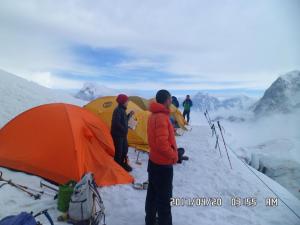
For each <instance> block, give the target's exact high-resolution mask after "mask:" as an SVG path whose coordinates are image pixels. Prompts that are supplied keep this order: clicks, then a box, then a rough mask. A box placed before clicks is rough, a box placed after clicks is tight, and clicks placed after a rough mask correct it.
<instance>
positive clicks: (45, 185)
mask: <svg viewBox="0 0 300 225" xmlns="http://www.w3.org/2000/svg"><path fill="white" fill-rule="evenodd" d="M40 187H41V188H42V187H45V188H48V189H50V190H52V191H55V192H58V189H56V188H54V187H51V186H50V185H48V184H45V183H43V181H40Z"/></svg>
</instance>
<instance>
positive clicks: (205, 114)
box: [204, 110, 211, 127]
mask: <svg viewBox="0 0 300 225" xmlns="http://www.w3.org/2000/svg"><path fill="white" fill-rule="evenodd" d="M204 116H205V118H206V120H207V123H208V125H209V126H210V127H211V124H210V121H209V119H208V117H207V110H206V111H205V112H204Z"/></svg>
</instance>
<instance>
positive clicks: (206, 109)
mask: <svg viewBox="0 0 300 225" xmlns="http://www.w3.org/2000/svg"><path fill="white" fill-rule="evenodd" d="M206 114H207V116H208V120H209V124H212V122H211V119H210V116H209V113H208V111H207V109H206Z"/></svg>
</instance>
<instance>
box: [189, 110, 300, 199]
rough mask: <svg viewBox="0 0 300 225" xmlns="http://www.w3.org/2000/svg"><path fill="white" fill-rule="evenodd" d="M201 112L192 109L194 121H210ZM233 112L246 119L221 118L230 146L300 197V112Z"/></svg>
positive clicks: (224, 113) (217, 114)
mask: <svg viewBox="0 0 300 225" xmlns="http://www.w3.org/2000/svg"><path fill="white" fill-rule="evenodd" d="M227 113H229V112H227ZM210 114H211V117H212V118H216V117H217V118H221V117H220V115H222V116H223V117H225V118H226V117H227V118H228V117H229V115H230V114H226V112H224V111H217V112H211V113H210ZM202 115H203V113H201V112H195V111H194V112H192V122H193V124H207V122H206V120H205V118H204V117H203V116H202ZM232 115H233V116H234V117H235V118H244V121H236V122H231V121H229V120H222V119H221V123H222V125H223V126H224V128H225V136H226V139H227V142H228V143H227V144H228V145H229V147H231V149H232V150H233V151H234V152H236V153H237V154H238V155H239V156H240V157H241V158H244V159H245V160H246V161H247V162H249V163H250V164H251V165H252V166H253V167H254V168H256V169H258V170H261V171H263V172H264V173H265V174H266V175H267V176H269V177H271V178H272V179H274V180H276V181H277V182H278V183H280V184H281V185H283V186H284V187H286V188H287V189H288V190H289V191H290V192H291V193H292V194H294V195H295V196H296V197H298V198H299V199H300V129H299V124H300V117H299V115H300V112H299V111H295V112H294V113H291V114H275V115H269V116H268V117H258V118H256V117H254V115H253V114H251V113H250V112H242V111H241V112H238V111H235V112H232Z"/></svg>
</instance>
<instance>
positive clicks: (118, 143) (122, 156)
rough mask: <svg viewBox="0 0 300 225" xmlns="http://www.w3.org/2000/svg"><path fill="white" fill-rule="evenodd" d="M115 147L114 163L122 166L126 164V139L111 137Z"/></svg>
mask: <svg viewBox="0 0 300 225" xmlns="http://www.w3.org/2000/svg"><path fill="white" fill-rule="evenodd" d="M113 141H114V145H115V161H116V162H117V163H119V164H120V165H122V164H123V163H125V162H126V158H127V153H128V142H127V137H113Z"/></svg>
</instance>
